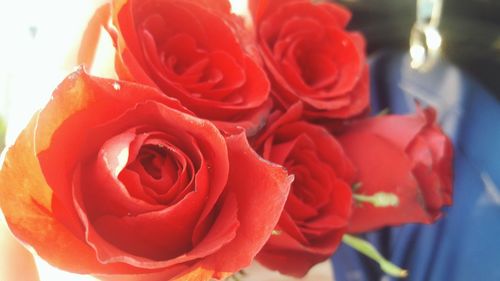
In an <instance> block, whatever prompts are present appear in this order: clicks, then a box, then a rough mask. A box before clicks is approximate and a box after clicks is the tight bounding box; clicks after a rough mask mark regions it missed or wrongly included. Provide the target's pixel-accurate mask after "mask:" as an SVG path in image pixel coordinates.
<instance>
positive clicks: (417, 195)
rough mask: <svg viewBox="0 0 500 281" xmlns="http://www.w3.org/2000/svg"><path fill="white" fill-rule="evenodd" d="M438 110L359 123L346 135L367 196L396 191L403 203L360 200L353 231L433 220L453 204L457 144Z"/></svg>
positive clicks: (343, 138) (342, 138)
mask: <svg viewBox="0 0 500 281" xmlns="http://www.w3.org/2000/svg"><path fill="white" fill-rule="evenodd" d="M435 119H436V117H435V111H434V110H433V109H430V108H429V109H426V110H420V109H419V112H418V113H417V114H414V115H407V116H397V115H393V116H381V117H375V118H371V119H367V120H364V121H360V122H356V123H354V124H352V125H351V126H350V127H348V128H347V131H346V132H345V133H344V134H343V135H342V136H340V138H339V140H340V142H341V143H342V145H343V147H344V149H345V150H346V153H347V154H348V155H349V157H350V158H351V159H352V161H353V163H354V164H355V166H356V167H357V168H358V170H359V173H358V179H357V180H358V181H359V182H360V184H361V185H360V188H359V190H357V191H355V192H356V193H358V194H361V195H367V196H371V195H374V194H376V193H380V192H383V193H393V194H394V195H396V196H397V197H398V200H399V204H397V206H388V207H375V206H373V205H372V204H369V203H358V204H355V205H354V208H353V216H352V218H351V221H350V225H349V232H364V231H369V230H373V229H375V228H378V227H381V226H386V225H398V224H403V223H431V222H434V221H435V220H437V219H438V218H439V217H440V216H441V207H443V206H445V205H450V204H451V203H452V197H451V193H452V157H453V151H452V144H451V142H450V140H449V139H448V137H446V135H444V134H443V132H442V131H441V129H440V128H439V127H438V125H437V124H436V123H435Z"/></svg>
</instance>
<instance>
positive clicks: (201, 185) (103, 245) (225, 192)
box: [0, 70, 291, 281]
mask: <svg viewBox="0 0 500 281" xmlns="http://www.w3.org/2000/svg"><path fill="white" fill-rule="evenodd" d="M188 113H189V112H187V111H186V110H185V109H183V108H182V107H181V106H180V105H179V104H178V102H177V101H173V100H171V99H169V98H167V97H166V96H165V95H163V94H162V93H161V92H159V91H158V90H156V89H155V88H152V87H148V86H143V85H139V84H134V83H127V82H117V81H113V80H107V79H100V78H94V77H91V76H88V75H87V74H85V73H84V72H83V71H81V70H80V71H77V72H75V73H73V74H71V75H70V76H69V77H68V78H67V79H66V80H65V81H64V82H63V83H62V84H61V85H60V86H59V87H58V88H57V89H56V90H55V92H54V94H53V96H52V99H51V101H50V102H49V103H48V104H47V105H46V107H45V108H43V109H42V110H41V111H40V112H39V113H38V114H36V115H35V117H34V118H33V119H32V121H31V122H30V124H29V125H28V126H27V127H26V128H25V129H24V131H23V132H22V134H21V135H20V136H19V138H18V139H17V141H16V143H15V144H14V145H13V146H12V147H11V148H10V149H9V151H8V152H7V154H6V158H5V162H4V164H3V166H2V169H1V171H0V206H1V208H2V211H3V213H4V214H5V217H6V220H7V222H8V224H9V227H10V229H11V230H12V232H13V233H14V235H16V236H17V238H19V239H20V240H21V241H23V242H24V243H26V244H27V245H29V246H30V247H32V248H33V249H34V250H35V251H36V252H37V253H38V254H39V255H40V256H41V257H42V258H43V259H45V260H47V261H48V262H49V263H51V264H52V265H54V266H56V267H59V268H62V269H64V270H68V271H72V272H77V273H85V274H94V275H96V276H99V277H101V278H103V279H106V280H108V279H112V280H148V281H150V280H162V281H165V280H171V279H172V278H173V279H175V280H209V279H210V278H211V277H215V278H223V277H225V276H227V275H229V274H231V273H232V272H235V271H238V270H240V269H241V268H243V267H245V266H247V265H249V263H250V262H251V260H252V259H253V258H254V256H255V255H256V254H257V252H258V251H259V250H260V248H261V247H262V246H263V244H264V243H265V242H266V240H267V239H268V238H269V236H270V235H271V231H272V230H273V228H274V226H275V224H276V223H277V221H278V218H279V216H280V214H281V210H282V208H283V206H284V202H285V199H286V197H287V194H288V190H289V186H290V182H291V177H289V176H288V175H287V173H286V171H285V170H284V169H283V168H282V167H280V166H277V165H274V164H271V163H270V162H268V161H265V160H263V159H262V158H260V157H259V156H258V155H257V154H256V153H255V152H254V151H253V150H252V148H251V147H250V146H249V145H248V143H247V142H246V138H245V135H244V134H243V133H240V134H237V135H232V136H228V137H224V136H223V135H221V133H220V132H219V130H218V129H217V128H216V127H215V126H214V125H213V124H212V123H210V122H209V121H206V120H202V119H198V118H196V117H193V116H192V115H190V114H188ZM250 179H251V180H250Z"/></svg>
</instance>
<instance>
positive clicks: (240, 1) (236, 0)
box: [229, 0, 250, 17]
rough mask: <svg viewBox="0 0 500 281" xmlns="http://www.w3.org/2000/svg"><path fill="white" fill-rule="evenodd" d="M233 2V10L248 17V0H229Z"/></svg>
mask: <svg viewBox="0 0 500 281" xmlns="http://www.w3.org/2000/svg"><path fill="white" fill-rule="evenodd" d="M229 2H231V11H232V12H233V13H235V14H237V15H241V16H244V17H248V16H249V15H250V13H249V12H248V0H229Z"/></svg>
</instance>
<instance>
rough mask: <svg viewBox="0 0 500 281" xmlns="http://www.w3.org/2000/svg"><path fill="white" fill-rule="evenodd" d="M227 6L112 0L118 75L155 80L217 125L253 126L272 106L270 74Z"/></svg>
mask: <svg viewBox="0 0 500 281" xmlns="http://www.w3.org/2000/svg"><path fill="white" fill-rule="evenodd" d="M229 8H230V4H229V2H228V1H227V0H205V1H194V0H130V1H114V3H113V8H112V19H113V24H114V27H113V28H114V29H113V28H111V34H112V36H113V37H114V40H115V43H116V49H117V55H116V60H115V68H116V71H117V73H118V76H119V77H120V78H121V79H125V80H133V81H138V82H141V83H143V84H148V85H153V86H157V87H159V88H160V89H161V90H163V92H165V93H166V94H167V95H169V96H171V97H174V98H176V99H178V100H180V101H181V103H182V104H183V105H184V106H185V107H187V108H188V109H189V110H190V111H192V112H194V113H195V114H196V115H197V116H199V117H202V118H205V119H209V120H212V121H214V122H216V124H217V125H218V126H219V127H221V128H223V129H228V130H230V129H232V128H234V126H242V127H244V128H246V129H247V130H248V133H249V134H254V133H256V131H257V130H258V129H259V128H260V127H261V126H262V124H263V123H264V121H265V119H266V117H267V115H268V114H269V111H270V109H271V106H272V103H271V101H270V99H269V87H270V86H269V81H268V79H267V77H266V74H265V72H264V71H263V69H262V68H261V67H260V66H259V64H257V62H256V56H255V53H256V51H255V50H254V49H255V48H256V47H255V46H252V44H253V42H252V40H251V39H252V38H250V37H249V33H248V32H243V31H244V28H243V26H242V24H243V23H242V20H241V19H240V18H238V17H236V16H234V15H231V14H230V13H229ZM174 89H175V90H174Z"/></svg>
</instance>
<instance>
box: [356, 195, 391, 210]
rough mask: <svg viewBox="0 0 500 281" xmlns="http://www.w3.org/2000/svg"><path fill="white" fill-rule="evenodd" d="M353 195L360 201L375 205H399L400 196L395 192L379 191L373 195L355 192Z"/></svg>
mask: <svg viewBox="0 0 500 281" xmlns="http://www.w3.org/2000/svg"><path fill="white" fill-rule="evenodd" d="M352 196H353V197H354V200H356V201H358V202H366V203H370V204H372V205H373V206H375V207H396V206H397V205H399V198H398V196H397V195H396V194H394V193H387V192H377V193H375V194H373V195H362V194H356V193H354V194H353V195H352Z"/></svg>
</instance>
